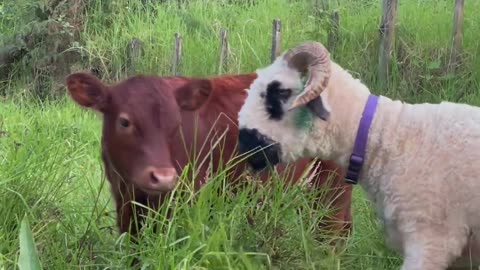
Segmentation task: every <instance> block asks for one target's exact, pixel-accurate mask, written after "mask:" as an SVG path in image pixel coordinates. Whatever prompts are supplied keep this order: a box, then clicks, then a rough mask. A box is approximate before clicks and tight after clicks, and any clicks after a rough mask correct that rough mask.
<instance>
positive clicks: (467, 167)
mask: <svg viewBox="0 0 480 270" xmlns="http://www.w3.org/2000/svg"><path fill="white" fill-rule="evenodd" d="M332 65H333V66H332V75H331V79H330V82H329V85H328V87H327V88H326V89H325V90H324V91H326V94H327V95H326V96H327V97H328V103H329V104H330V107H331V113H330V118H329V119H328V121H324V120H321V119H319V118H316V119H315V120H314V126H313V129H311V130H309V129H299V128H297V125H295V123H294V119H295V117H294V115H295V113H296V109H295V110H292V111H289V112H286V114H285V117H284V118H282V119H281V120H272V119H269V117H268V114H267V112H266V110H265V104H264V100H263V99H262V92H264V91H265V89H266V86H267V85H268V84H269V83H270V82H272V81H273V80H278V81H279V82H281V84H282V85H284V86H285V87H291V88H292V89H296V90H301V80H300V75H299V74H298V72H296V71H293V70H291V69H289V68H288V67H287V66H286V63H284V62H282V60H281V58H279V60H277V61H276V62H274V63H273V64H272V65H270V66H268V67H266V68H264V69H261V70H258V78H257V79H256V80H255V81H254V82H253V84H252V85H251V89H250V91H249V92H248V97H247V99H246V102H245V105H244V106H243V107H242V109H241V110H240V113H239V125H240V127H243V128H250V129H252V128H255V129H257V130H258V131H259V132H260V133H262V134H263V135H266V136H268V137H270V138H271V139H273V140H274V141H276V142H278V143H279V144H280V146H281V149H282V155H283V156H282V161H292V160H294V159H297V158H300V157H302V156H315V157H318V158H321V159H334V160H336V161H337V162H338V163H339V164H342V165H343V166H344V167H346V166H347V165H348V159H349V156H350V154H351V151H352V149H353V144H354V140H355V136H356V132H357V128H358V123H359V120H360V117H361V114H362V112H363V108H364V106H365V102H366V100H367V98H368V95H369V93H370V91H369V90H368V88H367V87H366V86H365V85H364V84H362V83H361V82H360V81H359V80H357V79H354V78H353V77H352V76H351V75H350V74H349V73H348V72H347V71H345V70H344V69H342V68H341V67H340V66H338V65H337V64H335V63H333V62H332ZM293 99H294V97H292V98H290V100H288V102H287V104H286V105H285V109H286V108H288V104H289V103H290V102H292V101H293ZM479 178H480V108H477V107H473V106H469V105H466V104H454V103H449V102H442V103H440V104H428V103H425V104H416V105H412V104H406V103H403V102H401V101H393V100H391V99H389V98H386V97H383V96H382V97H380V99H379V104H378V107H377V112H376V114H375V116H374V119H373V123H372V126H371V128H370V133H369V138H368V142H367V151H366V160H365V164H364V166H363V169H362V172H361V175H360V180H359V183H360V185H361V186H362V188H363V189H364V190H365V191H366V192H367V194H368V196H369V198H370V199H371V200H372V202H373V203H374V204H375V206H376V208H377V210H378V215H379V217H380V218H381V219H383V221H384V225H385V231H386V233H387V238H388V241H389V243H390V244H391V245H392V247H394V248H396V249H397V250H399V251H400V253H401V254H402V255H403V256H404V258H405V259H404V264H403V266H402V269H403V270H407V269H408V270H412V269H424V270H433V269H435V270H436V269H446V268H447V266H448V265H452V263H453V262H456V263H457V264H458V263H460V262H463V263H464V265H467V266H468V265H469V263H472V264H473V265H479V263H480V241H479V237H480V211H479V208H478V207H479V206H480V196H478V195H477V191H478V190H479V189H480V179H479ZM467 248H469V249H470V250H469V251H468V250H466V249H467ZM462 250H463V251H467V252H466V253H465V254H467V256H470V257H464V256H463V257H462V256H461V253H462ZM469 252H470V254H468V253H469Z"/></svg>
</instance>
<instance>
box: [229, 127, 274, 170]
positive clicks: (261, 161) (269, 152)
mask: <svg viewBox="0 0 480 270" xmlns="http://www.w3.org/2000/svg"><path fill="white" fill-rule="evenodd" d="M238 142H239V152H240V154H245V153H247V152H248V153H247V155H248V159H247V162H248V164H249V166H250V168H251V169H252V170H253V171H255V172H258V171H261V170H263V169H265V168H266V167H267V166H269V165H270V166H274V165H276V164H278V163H280V154H281V149H280V145H279V144H278V143H276V142H274V141H273V140H271V139H270V138H268V137H267V136H265V135H262V134H261V133H260V132H258V130H256V129H248V128H241V129H240V131H239V135H238ZM260 149H261V150H260Z"/></svg>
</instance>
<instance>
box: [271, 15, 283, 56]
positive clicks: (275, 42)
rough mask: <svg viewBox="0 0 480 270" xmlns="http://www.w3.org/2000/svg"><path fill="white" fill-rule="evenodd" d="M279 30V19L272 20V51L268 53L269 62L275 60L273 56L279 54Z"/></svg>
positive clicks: (280, 28) (280, 29)
mask: <svg viewBox="0 0 480 270" xmlns="http://www.w3.org/2000/svg"><path fill="white" fill-rule="evenodd" d="M281 31H282V22H281V21H280V19H275V20H273V23H272V52H271V54H270V60H271V62H273V61H275V58H277V56H279V55H280V50H281V48H280V47H281Z"/></svg>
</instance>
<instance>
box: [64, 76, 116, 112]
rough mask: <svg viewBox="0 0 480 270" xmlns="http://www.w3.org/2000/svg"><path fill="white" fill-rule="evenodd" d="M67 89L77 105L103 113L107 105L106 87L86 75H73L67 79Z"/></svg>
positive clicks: (95, 78) (94, 78)
mask: <svg viewBox="0 0 480 270" xmlns="http://www.w3.org/2000/svg"><path fill="white" fill-rule="evenodd" d="M66 81H67V89H68V91H69V92H70V95H71V97H72V99H73V100H74V101H75V102H76V103H78V104H79V105H81V106H83V107H87V108H91V109H94V110H96V111H100V112H102V111H104V110H105V107H106V103H107V96H108V92H107V86H106V85H104V84H103V83H102V81H100V79H98V78H97V77H95V76H93V75H91V74H88V73H83V72H80V73H74V74H71V75H69V76H68V77H67V79H66Z"/></svg>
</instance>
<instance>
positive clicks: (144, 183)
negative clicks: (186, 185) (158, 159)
mask: <svg viewBox="0 0 480 270" xmlns="http://www.w3.org/2000/svg"><path fill="white" fill-rule="evenodd" d="M139 180H140V181H139V182H137V185H138V186H139V187H140V188H141V189H142V190H144V191H145V192H147V193H149V194H157V193H161V192H168V191H172V190H173V189H174V188H175V186H176V184H177V181H178V174H177V171H176V170H175V169H174V168H157V167H153V166H148V167H147V168H146V169H145V170H144V171H143V173H142V175H141V177H140V179H139Z"/></svg>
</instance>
